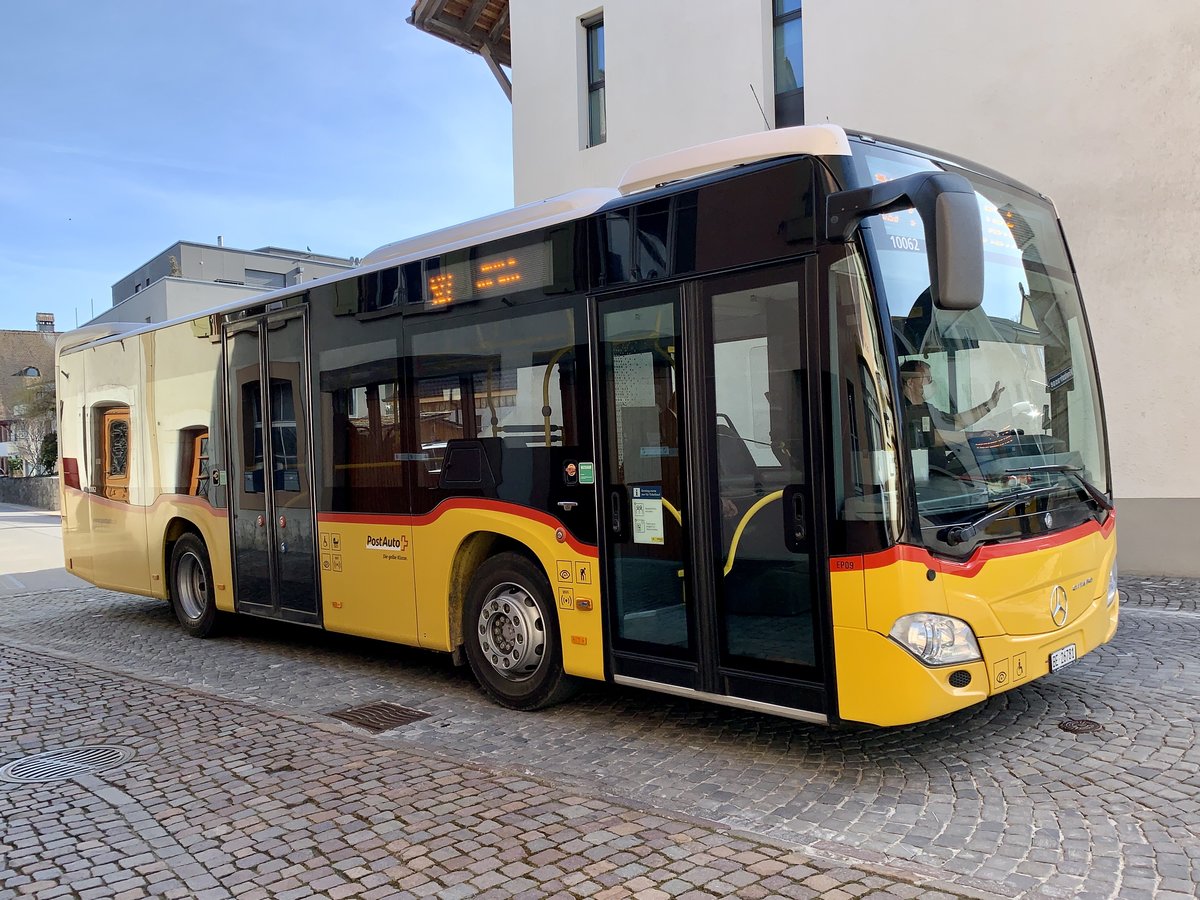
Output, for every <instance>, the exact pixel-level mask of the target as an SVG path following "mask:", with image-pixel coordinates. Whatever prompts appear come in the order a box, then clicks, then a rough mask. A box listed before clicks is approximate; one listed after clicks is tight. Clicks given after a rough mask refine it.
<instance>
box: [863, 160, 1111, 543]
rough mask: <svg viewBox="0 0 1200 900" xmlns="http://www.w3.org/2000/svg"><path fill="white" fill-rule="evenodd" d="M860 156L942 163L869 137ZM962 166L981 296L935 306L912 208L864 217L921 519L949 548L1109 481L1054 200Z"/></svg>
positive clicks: (1046, 526) (1087, 500) (1006, 531)
mask: <svg viewBox="0 0 1200 900" xmlns="http://www.w3.org/2000/svg"><path fill="white" fill-rule="evenodd" d="M862 159H863V161H864V163H865V165H866V168H867V173H866V174H867V175H868V176H869V177H870V179H871V181H872V183H876V182H882V181H888V180H891V179H894V178H899V177H901V176H904V175H908V174H911V173H913V172H919V171H929V170H932V169H936V168H938V166H936V165H935V163H934V162H932V161H930V160H929V159H926V158H924V157H920V156H916V155H913V154H909V153H904V152H899V151H894V150H890V149H885V148H882V147H875V146H872V147H870V148H868V149H867V150H866V152H865V154H864V156H863V157H862ZM960 174H962V175H964V176H965V177H967V178H968V179H969V180H970V181H971V183H972V185H973V186H974V188H975V191H976V198H977V200H978V202H979V210H980V216H981V218H982V225H983V240H984V297H983V304H982V306H980V307H979V308H978V309H974V310H970V311H966V312H963V311H954V310H941V309H934V308H933V304H932V303H931V302H930V294H929V269H928V264H927V261H926V255H925V241H924V232H923V230H922V225H921V221H920V218H919V216H918V214H917V212H916V211H915V210H906V211H904V212H900V213H895V214H889V215H883V216H877V217H874V218H872V219H868V220H867V222H866V223H865V224H864V235H865V240H866V242H867V244H868V246H869V248H870V250H871V251H872V252H873V253H874V255H875V256H876V260H877V263H878V272H879V275H880V282H881V284H880V286H881V289H882V292H883V294H884V297H885V300H886V304H887V309H888V314H889V318H890V320H891V326H892V337H893V341H894V345H895V351H896V354H897V357H898V358H899V361H900V374H901V396H900V399H899V407H900V410H899V421H900V422H901V425H902V428H903V433H904V436H905V439H906V443H907V452H908V453H909V455H910V457H911V460H912V472H913V479H912V483H913V485H914V488H915V491H916V499H917V511H918V513H919V515H920V525H921V528H920V530H921V533H922V535H923V539H924V541H925V543H926V544H927V545H928V546H930V548H931V549H936V550H939V551H942V552H946V551H949V552H953V553H955V554H964V553H968V552H970V551H971V550H972V549H974V546H976V545H977V544H978V543H979V542H981V541H984V540H1001V539H1011V538H1015V537H1023V536H1030V535H1036V534H1044V533H1047V532H1050V531H1058V530H1061V529H1063V528H1069V527H1072V526H1074V525H1078V524H1081V523H1082V522H1084V521H1087V520H1088V519H1089V518H1093V517H1102V516H1103V515H1104V504H1105V501H1106V499H1107V498H1106V497H1104V496H1103V495H1106V494H1109V492H1110V485H1109V484H1108V463H1107V458H1106V448H1105V439H1104V432H1103V420H1102V418H1101V412H1100V398H1099V391H1098V387H1097V381H1096V374H1095V367H1094V363H1093V356H1092V349H1091V343H1090V338H1089V335H1088V329H1087V325H1086V322H1085V320H1084V316H1083V309H1082V305H1081V302H1080V297H1079V293H1078V290H1077V288H1076V282H1075V278H1074V275H1073V273H1072V270H1071V264H1070V260H1069V258H1068V256H1067V250H1066V246H1065V245H1064V243H1063V240H1062V235H1061V232H1060V230H1059V225H1058V219H1057V216H1056V214H1055V212H1054V209H1053V207H1052V206H1051V205H1050V204H1049V203H1048V202H1046V201H1045V200H1044V199H1042V198H1040V197H1037V196H1034V195H1032V194H1029V193H1028V192H1026V191H1024V190H1021V189H1019V188H1017V187H1015V186H1013V185H1007V184H1004V183H1002V182H999V181H996V180H994V179H992V178H989V177H986V176H982V175H978V174H975V173H972V172H969V171H961V173H960ZM964 525H966V526H968V527H967V528H966V529H964V528H963V526H964ZM964 535H966V536H964Z"/></svg>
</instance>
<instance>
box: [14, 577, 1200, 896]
mask: <svg viewBox="0 0 1200 900" xmlns="http://www.w3.org/2000/svg"><path fill="white" fill-rule="evenodd" d="M1122 591H1123V608H1122V623H1121V627H1120V630H1119V631H1118V634H1117V637H1116V639H1115V640H1114V642H1113V643H1112V644H1110V645H1109V646H1107V647H1105V648H1102V649H1101V650H1100V651H1098V652H1096V653H1094V654H1092V655H1090V656H1088V657H1085V658H1084V659H1083V660H1081V661H1080V662H1079V663H1077V664H1076V665H1075V666H1073V667H1071V668H1070V669H1067V670H1065V671H1064V672H1061V673H1059V674H1057V675H1055V676H1053V677H1050V678H1046V679H1043V680H1041V681H1039V682H1036V683H1034V684H1030V685H1026V686H1024V687H1022V688H1018V689H1015V690H1013V691H1010V692H1008V693H1007V694H1004V695H1002V696H1000V697H997V698H994V699H993V700H991V701H989V702H988V703H985V704H983V705H981V706H978V707H975V708H973V709H971V710H966V711H964V712H961V713H957V714H955V715H952V716H948V717H946V718H943V719H941V720H938V721H936V722H933V723H926V724H925V725H920V726H911V727H905V728H898V729H888V730H883V729H871V728H853V729H838V730H831V729H826V728H819V727H815V726H808V725H804V724H801V723H796V722H791V721H786V720H781V719H776V718H772V717H769V716H761V715H755V714H751V713H744V712H740V711H735V710H729V709H724V708H719V707H711V706H706V705H702V704H697V703H692V702H688V701H683V700H677V699H673V698H670V697H666V696H663V695H656V694H649V693H644V692H637V691H632V690H627V689H621V688H616V687H613V686H603V685H598V686H596V687H592V688H589V689H588V690H586V691H585V692H584V693H583V694H582V695H580V696H579V697H577V698H575V699H574V700H572V701H571V702H570V704H568V705H566V706H563V707H559V708H556V709H552V710H547V711H543V712H540V713H535V714H526V715H520V714H513V713H509V712H507V711H503V710H500V709H498V708H497V707H495V706H493V705H491V704H490V703H488V702H487V701H486V700H485V699H484V698H483V697H482V696H481V695H480V694H479V692H478V691H477V690H476V688H475V687H474V685H473V683H472V682H471V680H470V677H469V675H467V674H466V673H465V671H463V670H456V669H454V668H452V667H451V666H450V664H449V662H448V661H447V660H445V659H444V658H442V657H440V656H435V655H432V654H425V653H421V652H419V651H412V650H406V649H404V648H397V647H393V646H390V645H384V644H379V643H374V642H368V641H360V640H355V639H348V638H342V637H338V636H335V635H325V634H322V633H319V632H313V631H309V630H304V629H299V628H280V627H279V626H277V625H274V624H273V623H262V622H255V621H250V620H244V621H239V622H237V623H236V624H235V625H233V627H232V630H231V632H230V633H229V634H228V635H227V636H226V637H224V638H222V639H219V640H215V641H196V640H191V639H188V638H186V637H185V636H183V635H182V633H181V632H180V631H179V630H178V628H177V627H176V626H175V625H174V622H173V619H172V618H171V615H170V611H169V609H168V608H167V606H166V605H165V604H161V603H158V602H157V601H152V600H146V599H144V598H137V597H129V596H125V595H118V594H112V593H109V592H105V591H101V590H98V589H94V588H89V589H85V590H79V591H61V592H56V593H45V594H39V595H27V596H24V597H16V598H5V599H3V600H2V601H0V644H4V645H7V646H8V647H10V648H24V649H26V650H39V651H46V650H49V651H52V652H54V653H55V654H58V655H65V656H66V657H68V658H70V659H73V660H81V661H86V662H91V663H94V664H97V665H100V666H102V667H104V668H105V669H107V670H109V671H111V672H115V673H129V674H132V675H136V676H140V677H144V678H150V679H153V680H154V681H155V682H156V683H157V684H159V685H175V686H190V687H194V688H198V689H200V690H203V691H208V692H212V693H214V694H217V695H220V696H222V697H225V698H229V699H230V700H234V701H241V702H245V703H249V704H252V705H253V707H254V708H256V709H259V710H265V711H273V712H275V713H277V714H286V715H291V716H300V717H304V718H306V719H307V720H310V721H317V720H319V718H320V717H321V716H323V715H324V714H327V713H328V712H330V711H332V710H336V709H339V708H341V707H344V706H349V705H352V704H356V703H361V702H364V701H367V700H376V699H386V700H391V701H393V702H396V703H400V704H402V705H405V706H411V707H417V708H420V709H422V710H425V711H427V712H429V713H431V715H430V717H429V718H428V719H425V720H423V721H421V722H417V723H414V724H412V725H408V726H405V727H403V728H400V729H398V730H396V731H394V732H390V733H387V734H384V735H380V736H379V737H377V738H371V739H370V741H371V742H373V744H374V745H376V746H380V747H386V748H392V749H393V750H395V751H397V752H411V751H416V752H418V753H426V754H429V753H435V754H438V755H440V756H443V757H446V758H451V759H454V760H462V761H469V762H471V763H474V764H478V765H484V766H492V767H498V768H499V769H500V770H505V771H510V772H513V771H515V772H518V773H525V774H527V776H528V777H529V778H530V779H531V780H535V781H536V783H544V784H549V785H569V786H570V790H572V791H577V792H579V793H580V794H581V795H585V796H588V797H604V796H615V797H618V798H624V799H625V800H626V801H627V802H629V803H632V804H633V805H634V806H636V807H638V808H641V806H642V804H650V805H652V806H653V807H654V808H655V809H656V810H659V811H661V813H662V815H664V816H674V815H684V816H689V817H695V818H697V819H700V820H703V821H707V822H710V823H716V824H717V825H718V826H719V827H721V828H727V829H733V830H735V831H737V832H739V833H741V834H745V835H751V836H753V837H754V838H755V839H760V840H767V841H772V842H778V843H780V844H781V845H782V846H786V847H791V848H793V849H794V850H796V851H798V852H805V853H815V854H827V855H831V856H833V857H836V858H840V859H844V860H849V861H850V862H851V863H855V864H858V865H859V866H860V867H861V866H863V865H885V866H889V867H903V868H904V870H905V871H907V872H909V873H911V874H912V875H913V876H915V877H930V878H935V877H936V878H940V879H943V880H945V881H949V882H952V883H953V884H954V885H955V886H956V889H957V890H959V891H963V892H968V893H969V892H971V891H982V890H988V891H992V892H995V893H997V894H1000V895H1003V896H1023V895H1024V896H1050V897H1065V896H1072V897H1073V896H1085V897H1134V898H1136V897H1152V896H1153V897H1157V898H1178V897H1194V896H1196V895H1197V894H1198V893H1200V745H1198V744H1197V740H1196V730H1197V724H1198V721H1200V711H1198V704H1200V701H1198V698H1200V660H1198V658H1197V654H1196V652H1195V647H1196V646H1197V645H1198V644H1200V583H1198V582H1195V581H1187V580H1172V579H1138V578H1125V579H1123V580H1122ZM1069 718H1088V719H1092V720H1094V721H1096V722H1098V723H1100V724H1101V725H1102V726H1103V730H1102V731H1100V732H1097V733H1093V734H1078V735H1077V734H1070V733H1067V732H1065V731H1063V730H1061V729H1060V728H1059V725H1060V723H1062V722H1063V721H1064V720H1066V719H1069ZM329 728H330V729H332V733H334V734H346V733H348V732H349V730H350V729H349V726H345V727H343V726H341V725H331V726H329ZM355 739H356V740H358V739H359V738H358V737H357V735H356V736H355ZM324 740H327V739H324ZM10 749H11V747H10V745H9V744H4V745H0V762H3V761H5V760H6V759H7V758H8V756H6V755H2V754H8V753H9V751H10ZM22 749H25V748H24V747H22ZM310 777H311V776H310ZM122 790H124V788H122ZM476 840H478V838H476ZM809 865H812V864H811V863H809ZM0 883H2V882H0Z"/></svg>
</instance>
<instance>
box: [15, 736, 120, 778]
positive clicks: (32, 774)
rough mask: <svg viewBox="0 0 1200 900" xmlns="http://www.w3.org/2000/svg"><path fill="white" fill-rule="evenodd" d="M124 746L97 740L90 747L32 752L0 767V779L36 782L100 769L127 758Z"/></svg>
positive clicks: (76, 776)
mask: <svg viewBox="0 0 1200 900" xmlns="http://www.w3.org/2000/svg"><path fill="white" fill-rule="evenodd" d="M132 756H133V751H132V750H130V749H129V748H128V747H113V746H109V745H107V744H101V745H98V746H93V747H67V748H66V749H63V750H50V751H48V752H46V753H38V754H36V755H34V756H26V757H23V758H22V759H17V760H13V761H12V762H10V763H9V764H8V765H6V766H4V768H2V769H0V781H10V782H15V783H16V784H37V783H40V782H43V781H65V780H67V779H68V778H78V777H79V776H80V775H92V774H94V773H96V772H103V771H104V770H105V769H111V768H112V767H113V766H119V765H120V764H121V763H123V762H125V761H126V760H128V759H130V758H131V757H132Z"/></svg>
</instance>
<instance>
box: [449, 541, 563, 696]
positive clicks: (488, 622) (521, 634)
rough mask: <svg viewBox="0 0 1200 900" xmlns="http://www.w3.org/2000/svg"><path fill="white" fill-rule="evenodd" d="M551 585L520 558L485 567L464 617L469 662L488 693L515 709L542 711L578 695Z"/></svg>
mask: <svg viewBox="0 0 1200 900" xmlns="http://www.w3.org/2000/svg"><path fill="white" fill-rule="evenodd" d="M551 596H552V595H551V592H550V582H549V581H547V580H546V576H545V574H544V573H543V572H542V570H541V569H540V568H539V567H538V566H536V565H534V564H533V563H532V562H530V561H529V560H528V559H526V558H525V557H523V556H520V555H518V554H516V553H501V554H498V555H497V556H494V557H492V558H491V559H489V560H488V561H487V562H485V563H484V564H483V565H481V566H480V567H479V571H477V572H476V573H475V577H474V579H472V581H471V587H470V589H469V590H468V592H467V599H466V607H465V609H464V614H463V627H464V630H465V632H466V634H465V635H464V642H465V644H466V650H467V661H468V663H469V664H470V666H471V672H472V673H474V675H475V679H476V680H477V681H478V682H479V684H480V686H482V687H483V689H484V691H485V692H486V693H487V694H488V696H489V697H491V698H492V699H493V700H495V701H496V702H497V703H500V704H501V705H503V706H507V707H509V708H510V709H525V710H530V709H541V708H542V707H546V706H551V705H553V704H555V703H559V702H561V701H563V700H565V699H566V698H567V697H569V696H570V695H571V694H572V693H574V691H575V688H576V685H577V682H576V680H575V679H574V678H572V677H571V676H569V675H567V674H566V673H564V672H563V667H562V644H561V643H560V641H559V637H558V617H557V615H556V611H555V609H554V606H553V604H552V603H551V600H550V598H551Z"/></svg>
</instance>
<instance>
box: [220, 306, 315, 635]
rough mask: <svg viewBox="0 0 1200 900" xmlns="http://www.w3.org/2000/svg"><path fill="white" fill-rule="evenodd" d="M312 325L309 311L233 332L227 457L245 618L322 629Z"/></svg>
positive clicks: (237, 581)
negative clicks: (310, 372) (315, 519)
mask: <svg viewBox="0 0 1200 900" xmlns="http://www.w3.org/2000/svg"><path fill="white" fill-rule="evenodd" d="M306 323H307V317H306V315H305V310H304V309H303V308H300V309H295V310H289V311H285V312H277V313H271V314H268V315H266V316H261V317H258V318H255V319H250V320H242V321H239V322H236V323H232V324H227V325H226V326H225V329H224V342H225V366H226V379H225V383H226V385H227V390H228V406H227V409H228V411H229V418H228V422H229V426H228V441H229V451H228V454H227V456H226V458H227V459H228V460H229V481H230V487H231V490H230V506H231V509H230V514H231V520H232V533H233V561H234V566H233V568H234V585H235V603H236V608H237V610H238V612H246V613H251V614H253V615H259V616H269V617H272V618H280V619H286V620H288V621H292V622H300V623H304V624H319V623H320V618H321V615H320V604H319V603H318V589H317V579H316V563H315V557H314V552H313V550H314V541H313V531H314V524H313V508H312V484H311V479H310V476H311V466H310V462H309V461H310V460H311V458H312V453H311V438H310V434H309V426H308V411H309V404H308V396H307V394H308V391H307V383H308V380H307V360H308V334H307V324H306ZM264 412H265V415H264Z"/></svg>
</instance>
